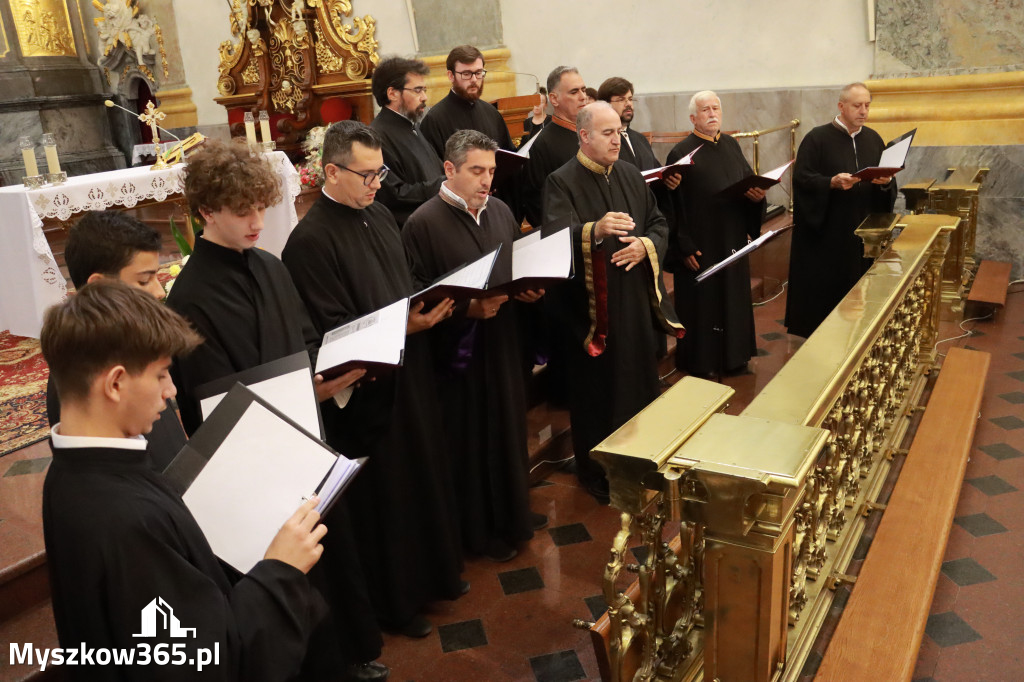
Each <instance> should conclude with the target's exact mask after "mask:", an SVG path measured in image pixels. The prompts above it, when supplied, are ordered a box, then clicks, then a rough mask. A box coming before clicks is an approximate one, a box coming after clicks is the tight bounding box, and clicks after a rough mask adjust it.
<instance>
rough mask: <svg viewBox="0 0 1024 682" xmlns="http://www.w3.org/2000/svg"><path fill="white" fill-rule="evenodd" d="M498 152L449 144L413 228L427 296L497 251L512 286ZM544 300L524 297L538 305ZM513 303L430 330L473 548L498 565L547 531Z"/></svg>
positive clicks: (470, 142) (458, 140)
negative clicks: (534, 500)
mask: <svg viewBox="0 0 1024 682" xmlns="http://www.w3.org/2000/svg"><path fill="white" fill-rule="evenodd" d="M497 148H498V145H497V143H496V142H494V140H492V139H490V138H489V137H487V136H486V135H484V134H483V133H480V132H477V131H475V130H460V131H458V132H457V133H455V134H454V135H452V136H451V137H450V138H448V148H447V151H446V152H445V162H444V170H445V176H446V178H447V179H446V180H445V182H444V184H443V185H442V186H441V191H440V193H439V194H438V195H437V196H435V197H434V198H433V199H431V200H430V201H428V202H427V203H425V204H423V206H421V207H420V208H419V209H417V211H416V212H415V213H413V214H412V216H411V217H410V218H409V220H408V222H407V223H406V224H405V230H404V231H403V232H402V242H403V243H404V244H405V249H406V253H407V254H408V255H409V261H410V263H411V264H412V272H413V278H414V279H415V280H416V283H417V285H418V286H420V287H424V286H428V285H429V284H430V283H431V282H433V281H434V280H435V279H437V278H438V277H440V276H442V275H444V274H445V273H446V272H450V271H451V270H454V269H455V268H457V267H458V266H459V265H461V264H463V263H466V262H468V261H473V260H476V259H478V258H480V257H481V256H483V255H484V254H486V253H489V252H491V251H493V250H494V249H498V248H499V247H500V250H499V251H498V257H497V260H496V262H495V264H494V268H493V270H492V271H491V280H490V281H491V283H492V284H494V285H498V284H503V283H505V282H507V281H509V280H510V279H512V241H513V240H514V239H515V238H516V236H518V234H519V225H518V224H517V223H516V221H515V218H514V217H513V216H512V211H510V210H509V208H508V206H506V205H505V204H504V203H502V201H501V200H500V199H496V198H493V197H490V196H489V194H490V189H491V180H492V179H493V178H494V169H495V159H494V154H495V151H496V150H497ZM541 294H543V291H537V292H524V293H522V294H519V295H518V296H516V299H517V300H519V301H521V302H523V303H534V302H536V301H537V300H538V299H539V298H540V296H541ZM507 301H508V296H505V295H500V296H493V297H490V298H484V299H474V300H472V301H470V302H469V304H468V305H465V306H458V307H457V308H456V310H455V314H454V315H453V316H452V319H450V320H446V321H444V322H442V323H441V324H439V325H437V326H436V327H435V328H434V329H432V330H430V339H431V342H432V343H431V345H432V347H433V350H434V368H435V371H436V372H437V375H438V377H439V378H440V379H441V381H440V382H439V384H440V387H441V397H442V405H443V406H444V409H445V415H444V423H445V425H446V427H447V429H448V431H449V433H450V434H451V435H452V438H451V442H450V446H451V450H450V451H451V453H452V455H451V456H452V465H453V466H452V471H453V473H454V475H455V482H456V485H455V490H456V495H457V497H458V499H459V508H460V516H461V519H462V538H463V543H464V544H465V546H466V548H467V549H469V550H470V551H471V552H473V553H475V554H482V555H486V556H488V557H490V558H491V559H493V560H495V561H507V560H510V559H512V558H513V557H515V556H516V553H517V550H516V545H518V544H519V543H521V542H525V541H526V540H529V539H530V538H531V537H533V531H534V530H536V529H539V528H542V527H544V526H545V525H546V524H547V517H546V516H544V515H543V514H533V515H531V514H530V508H529V495H528V488H529V471H528V464H527V450H526V387H525V384H524V381H523V373H522V370H521V365H520V363H521V360H520V349H519V340H518V336H517V334H516V316H515V310H514V309H513V308H512V307H511V306H509V305H503V304H504V303H506V302H507Z"/></svg>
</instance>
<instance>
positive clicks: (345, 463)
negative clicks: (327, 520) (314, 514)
mask: <svg viewBox="0 0 1024 682" xmlns="http://www.w3.org/2000/svg"><path fill="white" fill-rule="evenodd" d="M357 471H359V463H358V462H355V461H353V460H351V459H349V458H347V457H339V458H338V460H337V462H335V464H334V466H333V467H331V473H329V474H328V475H327V480H326V481H324V484H323V486H322V487H321V488H320V492H319V493H318V496H319V498H320V502H319V503H318V504H317V505H316V510H317V511H318V512H320V513H321V514H322V513H323V511H324V509H326V508H327V506H328V505H329V504H330V503H331V501H332V500H333V499H334V498H335V497H336V496H337V495H338V492H339V491H340V490H341V489H342V488H343V487H344V486H345V483H346V482H348V480H349V479H350V478H352V477H353V476H355V475H356V472H357Z"/></svg>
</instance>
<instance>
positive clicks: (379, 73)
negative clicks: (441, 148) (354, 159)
mask: <svg viewBox="0 0 1024 682" xmlns="http://www.w3.org/2000/svg"><path fill="white" fill-rule="evenodd" d="M429 74H430V69H429V68H428V67H427V65H426V64H424V63H423V62H422V61H420V60H418V59H403V58H402V57H389V58H387V59H384V60H383V61H382V62H381V63H380V64H378V65H377V66H376V68H374V70H373V96H374V98H375V99H376V100H377V104H379V105H380V113H379V114H377V117H376V118H375V119H373V123H371V124H370V127H372V128H373V129H374V130H376V131H377V133H378V134H379V135H380V137H381V141H382V146H381V151H383V152H384V165H386V166H387V167H388V174H387V176H386V177H385V178H384V180H383V181H382V185H381V188H380V196H379V197H378V199H377V200H378V201H380V202H381V203H382V204H384V205H385V206H387V207H388V208H389V209H391V213H392V214H393V215H394V216H395V221H396V222H397V223H398V227H399V228H401V227H402V225H404V224H405V221H406V219H407V218H408V217H409V215H410V214H411V213H412V212H413V211H415V210H416V209H417V208H419V207H420V205H421V204H423V202H425V201H427V200H428V199H430V198H431V197H434V196H436V195H437V191H438V189H440V187H441V182H442V181H444V166H442V165H441V159H440V158H438V156H437V153H436V152H435V151H434V149H433V147H431V146H430V143H429V142H427V140H426V139H425V138H424V136H423V134H422V133H421V132H420V130H419V126H418V125H417V122H418V121H419V120H420V119H421V118H423V112H424V110H425V109H426V107H427V86H426V76H428V75H429Z"/></svg>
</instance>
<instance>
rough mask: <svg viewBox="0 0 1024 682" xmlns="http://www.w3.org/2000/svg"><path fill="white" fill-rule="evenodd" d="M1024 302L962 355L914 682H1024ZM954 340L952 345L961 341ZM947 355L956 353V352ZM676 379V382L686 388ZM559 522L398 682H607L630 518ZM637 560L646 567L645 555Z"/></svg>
mask: <svg viewBox="0 0 1024 682" xmlns="http://www.w3.org/2000/svg"><path fill="white" fill-rule="evenodd" d="M784 309H785V296H781V297H780V298H779V299H777V300H775V301H772V302H770V303H769V304H767V305H765V306H763V307H759V308H757V309H756V313H755V315H756V320H757V331H758V346H759V347H760V350H759V353H758V357H756V358H754V359H753V360H752V361H751V363H750V368H751V373H749V374H745V375H741V376H737V377H730V378H727V379H726V380H725V381H726V382H727V383H728V384H730V385H731V386H733V387H734V388H735V389H736V390H737V394H736V396H735V398H734V400H733V401H732V404H731V405H730V407H729V412H731V413H738V412H740V411H741V410H742V409H743V408H744V407H745V406H746V404H747V403H748V402H749V401H750V399H751V398H752V397H753V396H754V395H755V394H756V392H757V391H759V390H760V389H761V388H762V387H763V386H764V384H765V383H767V382H768V381H769V380H770V379H771V377H772V376H773V375H774V373H775V371H777V369H778V368H779V367H780V366H781V365H782V364H783V363H784V362H785V361H786V360H787V359H788V358H789V357H790V356H791V355H792V354H793V353H794V352H795V350H796V349H797V348H798V347H799V345H800V340H799V339H796V338H794V337H790V336H788V335H786V334H785V333H784V332H785V329H784V328H783V327H782V325H781V318H782V315H783V311H784ZM1022 323H1024V294H1017V295H1011V296H1010V303H1009V305H1008V308H1007V310H1005V311H1004V312H1003V313H1001V314H1000V316H999V317H998V318H997V319H996V320H995V321H993V322H986V323H983V326H981V327H980V329H982V330H983V331H984V335H977V336H973V337H970V338H965V339H961V340H958V341H956V342H954V343H955V344H957V345H962V346H966V345H970V346H972V347H974V348H978V349H980V350H986V351H989V352H992V353H993V358H992V368H991V371H990V375H989V379H988V386H987V388H986V392H985V398H984V402H983V404H982V419H981V420H980V421H979V424H978V430H977V434H976V436H975V448H974V451H973V456H972V459H971V462H970V464H969V466H968V469H967V476H966V480H965V483H964V485H963V489H962V493H961V498H960V504H959V508H958V511H957V517H956V523H955V524H954V526H953V529H952V533H951V535H950V540H949V545H948V549H947V554H946V557H945V563H944V564H943V569H942V575H941V576H940V579H939V584H938V586H937V588H936V592H935V599H934V603H933V607H932V615H931V618H930V619H929V621H928V626H927V631H926V632H927V634H926V636H925V638H924V642H923V644H922V646H921V651H920V657H919V661H918V665H917V671H916V673H915V679H916V680H921V681H923V680H939V681H941V682H956V681H960V680H986V681H990V680H1008V681H1009V680H1018V679H1022V673H1021V670H1024V661H1022V657H1024V653H1022V652H1024V616H1022V615H1021V605H1022V604H1024V492H1022V490H1024V428H1021V427H1022V426H1024V423H1021V422H1020V419H1021V417H1024V410H1022V408H1021V403H1022V402H1024V358H1022V357H1021V356H1022V355H1024V324H1022ZM955 333H958V332H953V331H950V332H949V333H948V334H944V336H953V335H955ZM948 345H949V344H948V343H947V344H944V346H948ZM678 377H679V375H678V374H676V375H673V376H672V377H670V378H669V381H675V380H677V379H678ZM48 456H49V451H48V448H47V447H46V444H45V443H41V444H38V445H36V446H32V447H31V448H26V449H24V450H21V451H18V452H17V453H14V454H12V455H9V456H6V457H3V458H0V519H2V520H0V565H3V564H4V563H5V560H7V561H9V560H10V558H11V557H12V556H13V555H21V556H23V555H25V554H26V553H31V551H32V550H33V549H35V548H38V547H41V544H42V542H41V532H40V527H39V518H38V513H39V509H38V505H39V494H40V487H41V482H42V478H43V476H42V472H43V470H44V469H45V467H46V464H47V461H48V460H47V457H48ZM531 498H532V502H533V505H532V506H533V509H534V510H535V511H539V512H544V513H546V514H548V516H549V517H550V526H549V527H548V528H547V529H545V530H542V531H539V532H538V533H537V534H536V536H535V537H534V539H533V540H532V541H531V542H529V543H528V544H527V545H526V546H525V547H524V548H523V550H522V551H521V552H520V554H519V556H517V557H516V558H515V559H513V560H512V561H510V562H508V563H504V564H495V563H492V562H490V561H487V560H473V561H470V562H469V563H468V564H467V570H466V573H465V575H464V577H465V578H466V579H467V580H469V581H470V582H471V584H472V588H471V590H470V592H469V593H468V594H467V595H465V596H464V597H462V598H461V599H459V600H458V601H455V602H443V603H439V604H436V605H435V606H434V607H433V610H432V612H431V613H430V614H429V617H430V618H431V620H432V622H433V623H434V624H435V628H434V631H433V632H432V633H431V634H430V635H429V636H428V637H426V638H424V639H420V640H410V639H406V638H403V637H400V636H387V637H386V645H385V651H384V657H383V661H384V662H385V663H387V664H388V665H389V666H390V667H391V669H392V676H391V679H392V680H395V681H396V682H406V681H412V680H415V681H416V682H432V681H445V682H447V681H473V682H476V681H488V682H490V681H499V680H516V681H520V680H521V681H525V682H532V681H534V680H536V681H540V682H562V681H569V680H593V679H597V678H598V670H597V662H596V659H595V657H594V653H593V650H592V648H591V644H590V640H589V636H588V634H587V633H586V632H583V631H580V630H576V629H574V628H572V627H571V625H570V624H571V622H572V620H573V619H574V618H582V619H586V620H593V619H595V618H596V617H598V616H599V615H600V613H601V612H602V611H603V610H604V602H603V598H602V597H601V595H600V591H601V587H600V586H601V575H602V572H603V568H604V564H605V562H606V561H607V560H608V548H609V545H610V542H611V539H612V537H613V536H614V534H615V532H616V531H617V530H618V528H619V515H618V513H617V512H616V511H615V510H614V509H611V508H610V507H601V506H598V504H597V503H596V502H594V500H593V499H592V498H591V497H590V496H589V495H587V494H586V493H584V492H583V491H582V490H581V489H580V488H579V487H577V485H576V481H575V479H574V477H573V476H572V475H570V474H567V473H564V472H561V471H555V472H554V473H552V474H550V475H549V476H548V477H547V480H545V481H544V482H543V483H541V484H540V485H537V486H535V487H534V488H533V489H532V490H531ZM637 550H638V551H636V552H634V555H635V556H637V558H638V559H640V558H642V554H643V552H642V551H640V548H637Z"/></svg>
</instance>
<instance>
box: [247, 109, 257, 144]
mask: <svg viewBox="0 0 1024 682" xmlns="http://www.w3.org/2000/svg"><path fill="white" fill-rule="evenodd" d="M245 139H246V141H248V142H249V145H250V146H253V147H255V146H256V119H254V118H253V116H252V112H251V111H247V112H245Z"/></svg>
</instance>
